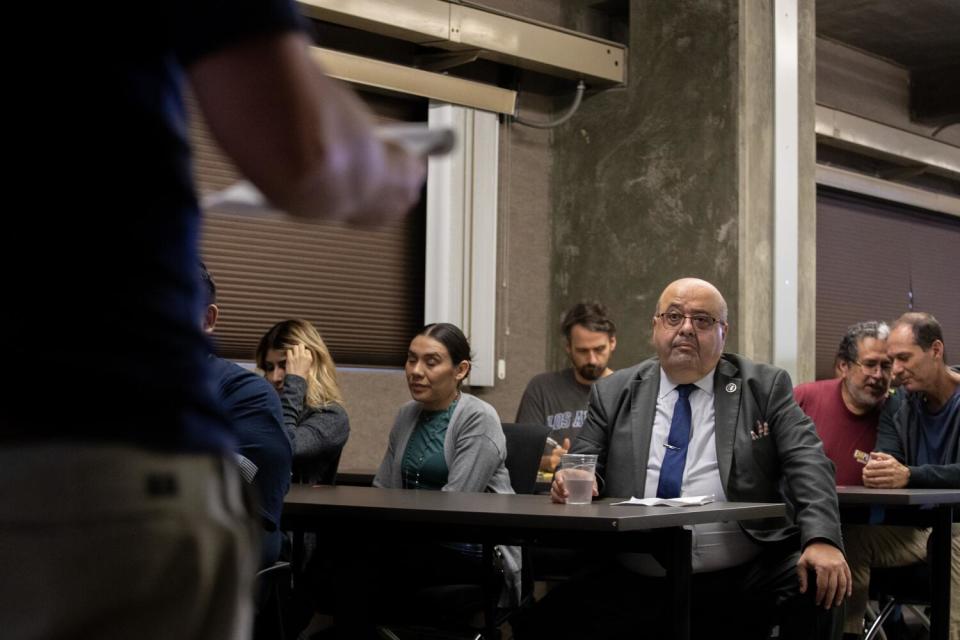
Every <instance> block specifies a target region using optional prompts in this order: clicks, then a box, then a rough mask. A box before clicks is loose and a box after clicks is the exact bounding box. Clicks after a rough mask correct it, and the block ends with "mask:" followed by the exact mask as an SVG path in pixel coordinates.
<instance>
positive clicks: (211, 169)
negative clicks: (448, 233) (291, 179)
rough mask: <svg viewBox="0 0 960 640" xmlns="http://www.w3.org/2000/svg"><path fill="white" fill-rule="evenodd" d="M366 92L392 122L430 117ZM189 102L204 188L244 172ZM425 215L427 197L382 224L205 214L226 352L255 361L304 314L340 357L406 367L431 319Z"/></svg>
mask: <svg viewBox="0 0 960 640" xmlns="http://www.w3.org/2000/svg"><path fill="white" fill-rule="evenodd" d="M368 97H370V98H371V101H370V103H371V105H372V106H373V107H374V110H375V111H378V113H379V114H380V115H381V116H382V117H383V118H384V119H386V120H396V119H410V118H411V117H412V118H413V119H419V120H424V119H425V117H426V105H425V103H422V102H421V103H412V104H411V103H410V102H409V101H398V100H395V99H388V98H382V99H381V98H378V97H376V96H368ZM188 102H189V115H190V140H191V144H192V146H193V150H194V172H195V175H196V181H197V185H198V189H199V191H200V193H201V194H205V193H208V192H210V191H216V190H219V189H222V188H224V187H226V186H228V185H230V184H232V183H233V182H235V181H236V180H238V179H240V175H239V173H238V172H237V170H236V168H235V167H234V166H233V165H232V163H231V162H230V161H229V160H228V159H227V158H226V157H225V155H224V154H223V152H222V151H220V149H219V148H218V147H217V145H216V143H215V142H214V140H213V138H212V136H211V135H210V133H209V131H208V130H207V127H206V125H205V124H204V122H203V120H202V117H201V116H200V113H199V110H198V109H197V107H196V105H195V103H194V102H193V101H192V100H189V101H188ZM398 105H400V106H398ZM417 113H419V114H420V115H419V118H417V115H416V114H417ZM424 219H425V209H424V207H423V206H422V205H421V206H420V207H419V209H418V210H416V211H414V212H413V213H412V214H411V215H410V216H409V217H408V218H407V219H406V220H404V221H403V222H399V223H395V224H388V225H385V226H383V227H380V228H377V229H355V228H351V227H349V226H347V225H343V224H339V223H328V222H317V223H305V222H298V221H296V220H295V219H293V218H289V217H287V216H284V215H283V214H281V213H276V214H265V215H257V216H252V215H250V214H243V213H238V214H233V213H220V212H218V213H210V212H206V213H205V214H204V227H203V238H202V242H201V252H202V255H203V259H204V262H205V263H206V265H207V267H208V269H209V270H210V272H211V273H212V274H213V277H214V279H215V280H216V282H217V302H218V304H219V306H220V321H219V322H218V324H217V329H216V333H215V338H216V342H217V347H218V351H219V353H220V355H222V356H224V357H226V358H232V359H238V360H252V359H253V354H254V349H255V348H256V344H257V341H258V340H259V339H260V336H261V335H263V334H264V333H265V332H266V331H267V329H269V328H270V326H272V325H273V324H274V323H276V322H279V321H281V320H285V319H289V318H304V319H306V320H309V321H310V322H312V323H314V325H315V326H316V327H317V329H318V330H319V331H320V334H321V335H322V336H323V338H324V340H325V341H326V343H327V346H328V347H329V349H330V351H331V353H332V355H333V358H334V360H335V361H336V362H337V363H338V364H353V365H394V366H398V365H401V364H402V363H403V361H404V359H405V357H406V351H407V344H408V342H409V340H410V336H412V335H413V334H414V333H415V331H416V330H417V329H419V327H420V326H421V325H422V323H423V269H424V235H425V232H424Z"/></svg>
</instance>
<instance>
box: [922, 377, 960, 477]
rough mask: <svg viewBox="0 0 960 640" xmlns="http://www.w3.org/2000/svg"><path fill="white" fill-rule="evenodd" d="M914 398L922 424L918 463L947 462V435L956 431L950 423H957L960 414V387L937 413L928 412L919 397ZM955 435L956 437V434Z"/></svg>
mask: <svg viewBox="0 0 960 640" xmlns="http://www.w3.org/2000/svg"><path fill="white" fill-rule="evenodd" d="M912 400H913V402H914V409H915V411H916V412H917V415H918V416H919V417H920V424H921V429H920V442H919V443H918V444H919V446H918V447H917V464H918V465H923V464H947V463H948V461H947V450H948V449H949V447H948V442H947V437H948V435H950V433H951V431H955V429H953V430H952V429H950V423H951V422H954V423H955V422H956V420H957V416H958V415H960V387H957V390H956V391H954V393H953V395H952V396H950V398H949V399H948V400H947V402H946V403H945V404H944V405H943V406H942V407H940V411H938V412H936V413H928V412H927V408H926V406H924V404H923V403H921V402H920V400H919V399H918V398H913V399H912ZM953 435H954V437H955V435H956V434H955V433H954V434H953Z"/></svg>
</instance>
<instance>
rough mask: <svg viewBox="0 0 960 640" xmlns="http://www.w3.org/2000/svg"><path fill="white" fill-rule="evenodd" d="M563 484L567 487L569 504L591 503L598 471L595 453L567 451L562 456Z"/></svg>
mask: <svg viewBox="0 0 960 640" xmlns="http://www.w3.org/2000/svg"><path fill="white" fill-rule="evenodd" d="M560 469H561V470H562V471H563V484H564V486H565V487H566V488H567V492H568V495H567V504H590V503H591V502H592V501H593V484H594V481H595V478H596V471H597V456H596V454H594V453H565V454H563V456H562V457H561V458H560Z"/></svg>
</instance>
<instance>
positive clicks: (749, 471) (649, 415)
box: [537, 278, 850, 638]
mask: <svg viewBox="0 0 960 640" xmlns="http://www.w3.org/2000/svg"><path fill="white" fill-rule="evenodd" d="M728 329H729V327H728V324H727V304H726V301H725V300H724V299H723V296H722V295H721V294H720V292H719V291H718V290H717V289H716V287H714V286H713V285H712V284H710V283H709V282H706V281H703V280H698V279H694V278H684V279H681V280H677V281H675V282H673V283H671V284H670V285H668V286H667V288H666V289H665V290H664V291H663V293H662V294H661V296H660V298H659V303H658V305H657V310H656V313H655V315H654V317H653V346H654V348H655V350H656V352H657V357H655V358H652V359H650V360H647V361H645V362H642V363H640V364H639V365H635V366H633V367H630V368H628V369H624V370H621V371H618V372H616V373H614V374H613V375H611V376H610V377H608V378H606V379H604V380H601V381H598V382H597V384H596V385H594V388H593V390H592V391H591V394H590V408H589V413H588V416H587V422H586V424H585V425H584V427H583V430H582V431H581V434H580V436H579V438H578V439H577V441H576V443H575V444H574V445H573V447H572V451H571V453H580V454H595V455H597V466H596V473H597V475H598V476H599V477H600V478H602V479H603V480H604V481H605V484H604V485H603V492H602V495H603V496H615V497H630V496H642V497H660V498H672V497H677V496H698V495H713V496H714V497H715V499H716V500H718V501H720V500H731V501H742V502H788V503H789V504H788V507H789V508H788V514H790V515H789V516H788V518H778V519H767V520H762V521H750V522H744V523H716V524H711V525H697V526H695V527H693V557H692V566H693V571H694V574H695V575H694V578H693V585H692V587H693V593H694V603H695V605H694V611H693V614H694V617H693V619H692V621H691V622H692V628H693V635H694V636H695V637H699V636H701V635H703V634H704V633H706V632H707V631H709V630H711V629H734V630H737V631H738V632H739V634H738V637H758V638H759V637H766V633H767V632H768V631H769V629H770V627H771V626H773V625H774V624H779V625H780V637H781V638H821V637H822V638H828V637H833V636H834V635H835V634H836V633H837V632H838V630H839V625H840V623H841V622H842V613H841V612H842V607H840V606H839V605H841V604H842V602H843V600H844V598H845V597H846V596H847V595H849V592H850V570H849V568H848V567H847V563H846V561H845V560H844V556H843V552H842V549H843V546H842V538H841V534H840V517H839V512H838V508H837V497H836V490H835V488H834V482H833V466H832V464H831V463H830V461H829V460H828V459H827V457H826V456H825V455H824V452H823V446H822V444H821V442H820V440H819V438H817V435H816V432H815V431H814V427H813V423H812V422H811V421H810V419H809V418H808V417H807V416H806V415H804V413H803V412H802V411H801V410H800V408H799V407H798V406H797V404H796V402H794V400H793V396H792V385H791V383H790V377H789V376H788V375H787V373H786V372H785V371H782V370H780V369H778V368H776V367H772V366H769V365H764V364H758V363H754V362H751V361H750V360H748V359H746V358H744V357H742V356H739V355H736V354H724V353H723V347H724V344H725V342H726V336H727V333H728ZM568 480H569V478H568V476H567V473H566V472H565V471H563V470H561V471H560V472H558V473H557V475H556V477H555V479H554V482H553V486H552V487H551V498H552V499H553V501H554V502H568V501H569V498H570V486H569V485H568ZM593 493H594V495H598V489H597V487H596V485H595V486H594V489H593ZM808 572H811V575H809V576H808ZM662 575H664V572H663V569H662V567H660V565H659V564H657V563H656V561H655V560H654V559H653V557H652V556H649V555H647V554H621V555H620V556H619V557H618V558H617V559H616V561H615V562H612V563H609V564H607V565H605V566H603V567H601V568H600V569H598V570H597V572H596V573H595V574H594V575H593V576H588V577H586V578H583V579H582V580H580V581H574V582H573V583H570V584H569V585H568V587H567V588H566V589H564V588H560V589H557V590H555V591H554V592H553V593H551V594H550V595H549V596H548V597H547V598H546V599H545V600H544V602H543V612H544V613H546V615H544V616H540V615H539V614H537V616H538V618H539V617H543V618H544V619H545V620H548V619H550V618H551V617H554V616H553V615H552V614H550V610H551V609H556V612H557V613H559V612H562V611H563V610H564V607H568V606H570V602H571V601H570V597H571V596H572V597H573V598H574V599H579V600H580V603H581V604H580V607H581V609H582V610H591V611H595V612H596V618H597V619H595V620H592V621H586V622H585V623H584V626H583V627H582V628H577V625H578V624H579V623H578V622H577V621H571V620H570V619H569V618H567V619H564V620H563V625H562V626H563V628H562V629H558V630H557V635H559V636H560V637H575V636H578V635H580V636H583V635H584V634H587V635H588V636H590V637H618V636H620V635H624V634H627V633H630V632H631V630H632V631H633V632H635V631H636V624H637V622H636V616H637V606H638V604H639V603H651V606H654V607H656V606H658V597H659V598H662V597H663V595H662V594H663V588H662V585H661V584H660V582H661V581H660V579H659V576H662ZM812 576H815V578H813V577H812ZM814 580H815V584H814V583H813V581H814ZM578 582H579V584H578ZM564 592H566V594H565V593H564ZM583 597H586V598H587V599H588V600H589V602H590V607H584V606H583ZM551 600H553V601H554V603H553V604H552V603H551V602H550V601H551ZM594 604H597V605H598V606H597V607H596V608H592V607H593V605H594ZM557 607H559V608H557ZM838 614H839V615H838ZM601 617H602V618H603V619H602V621H599V620H598V619H599V618H601ZM541 622H543V621H541ZM571 622H572V624H571ZM539 624H541V623H540V622H538V625H539ZM547 624H548V623H547ZM541 630H542V627H541ZM551 637H556V636H551Z"/></svg>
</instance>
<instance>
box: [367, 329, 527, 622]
mask: <svg viewBox="0 0 960 640" xmlns="http://www.w3.org/2000/svg"><path fill="white" fill-rule="evenodd" d="M405 372H406V378H407V385H408V386H409V387H410V395H411V396H413V401H412V402H409V403H407V404H406V405H404V406H403V407H402V408H401V409H400V412H399V413H398V414H397V419H396V421H395V422H394V424H393V429H392V430H391V431H390V440H389V443H388V445H387V451H386V454H385V455H384V457H383V462H381V463H380V469H379V471H378V472H377V475H376V477H375V478H374V480H373V484H374V486H377V487H384V488H388V489H389V488H392V489H401V488H402V489H433V490H439V491H471V492H484V491H489V492H492V493H513V488H512V487H511V485H510V474H509V473H508V472H507V468H506V466H505V465H504V461H505V460H506V457H507V447H506V439H505V437H504V435H503V427H502V426H501V425H500V418H499V417H498V416H497V412H496V411H495V410H494V408H493V407H491V406H490V405H489V404H487V403H486V402H484V401H483V400H480V399H479V398H477V397H475V396H472V395H469V394H467V393H463V392H462V391H461V390H460V386H461V384H462V383H463V380H464V378H466V377H467V375H469V373H470V344H469V343H468V342H467V339H466V337H465V336H464V335H463V332H461V331H460V329H458V328H457V327H456V326H454V325H452V324H447V323H438V324H431V325H427V326H426V327H424V328H423V330H422V331H421V332H420V333H419V334H418V335H417V336H415V337H414V338H413V340H412V341H411V342H410V348H409V350H408V355H407V363H406V366H405ZM442 546H444V547H445V548H446V549H447V550H453V551H454V552H459V553H461V554H462V555H463V556H465V557H467V558H473V559H474V560H475V561H477V560H478V558H479V552H478V549H476V548H475V547H474V546H473V545H462V544H457V543H447V544H444V545H442ZM497 551H498V554H497V556H498V558H499V560H500V561H501V563H502V567H503V570H504V578H505V582H506V587H507V588H506V589H505V594H504V596H505V598H504V599H503V600H502V602H503V603H504V604H510V603H515V602H518V601H519V596H520V584H519V578H520V554H519V550H518V549H516V548H514V547H498V548H497Z"/></svg>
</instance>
